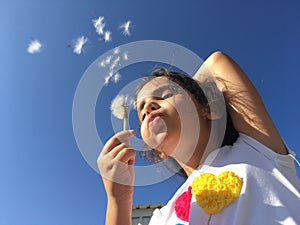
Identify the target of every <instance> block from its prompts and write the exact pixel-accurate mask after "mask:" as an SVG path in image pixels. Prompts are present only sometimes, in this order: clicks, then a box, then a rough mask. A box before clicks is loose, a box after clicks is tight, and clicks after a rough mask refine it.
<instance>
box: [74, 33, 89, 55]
mask: <svg viewBox="0 0 300 225" xmlns="http://www.w3.org/2000/svg"><path fill="white" fill-rule="evenodd" d="M87 40H88V39H87V38H86V37H84V36H81V37H79V38H77V39H76V41H75V45H74V50H73V52H74V53H76V54H78V55H80V54H81V52H82V49H83V46H84V44H85V43H86V42H87Z"/></svg>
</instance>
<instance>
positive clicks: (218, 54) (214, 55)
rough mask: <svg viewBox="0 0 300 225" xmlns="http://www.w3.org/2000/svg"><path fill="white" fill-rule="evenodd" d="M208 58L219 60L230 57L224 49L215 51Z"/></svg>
mask: <svg viewBox="0 0 300 225" xmlns="http://www.w3.org/2000/svg"><path fill="white" fill-rule="evenodd" d="M208 59H210V60H212V61H214V62H217V61H219V60H220V59H228V56H227V55H226V54H225V53H224V52H222V51H215V52H214V53H212V54H211V55H210V56H209V57H208Z"/></svg>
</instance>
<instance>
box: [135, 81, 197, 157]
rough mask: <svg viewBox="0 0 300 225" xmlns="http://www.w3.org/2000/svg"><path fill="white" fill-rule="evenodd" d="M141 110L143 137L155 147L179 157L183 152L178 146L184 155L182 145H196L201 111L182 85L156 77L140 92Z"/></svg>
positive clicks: (139, 109)
mask: <svg viewBox="0 0 300 225" xmlns="http://www.w3.org/2000/svg"><path fill="white" fill-rule="evenodd" d="M137 111H138V117H139V121H140V123H141V136H142V138H143V140H144V141H145V143H146V144H147V145H148V146H150V147H151V148H153V149H156V150H157V151H159V152H161V153H164V154H166V155H172V156H173V157H175V156H179V155H180V154H179V152H180V151H176V150H177V149H178V150H180V149H181V154H182V148H185V149H187V148H188V147H190V146H194V148H195V147H196V143H197V141H198V137H199V129H200V126H199V117H198V113H197V110H196V107H195V104H194V102H193V101H192V99H191V98H190V96H189V94H188V93H187V92H186V91H185V90H184V89H183V88H181V87H180V86H179V85H178V84H176V83H174V82H172V81H170V80H169V79H168V78H166V77H156V78H153V79H152V80H150V81H149V82H148V83H146V84H145V85H144V86H143V87H142V89H141V90H140V91H139V93H138V95H137ZM182 131H184V132H182ZM193 150H194V149H193ZM176 152H177V153H176ZM185 154H186V153H185ZM188 155H189V154H188ZM175 158H176V157H175Z"/></svg>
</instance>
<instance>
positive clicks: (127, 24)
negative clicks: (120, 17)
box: [120, 20, 132, 36]
mask: <svg viewBox="0 0 300 225" xmlns="http://www.w3.org/2000/svg"><path fill="white" fill-rule="evenodd" d="M131 23H132V22H131V21H130V20H128V21H126V22H125V23H123V24H121V25H120V29H123V31H122V34H123V35H125V36H129V35H130V30H129V29H130V28H131Z"/></svg>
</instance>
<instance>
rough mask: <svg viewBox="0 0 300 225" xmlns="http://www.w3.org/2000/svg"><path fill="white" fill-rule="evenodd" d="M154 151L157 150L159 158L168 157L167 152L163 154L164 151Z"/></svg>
mask: <svg viewBox="0 0 300 225" xmlns="http://www.w3.org/2000/svg"><path fill="white" fill-rule="evenodd" d="M156 152H157V154H158V156H159V157H160V158H161V159H168V157H169V156H168V155H167V154H165V153H163V152H160V151H157V150H156Z"/></svg>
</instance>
